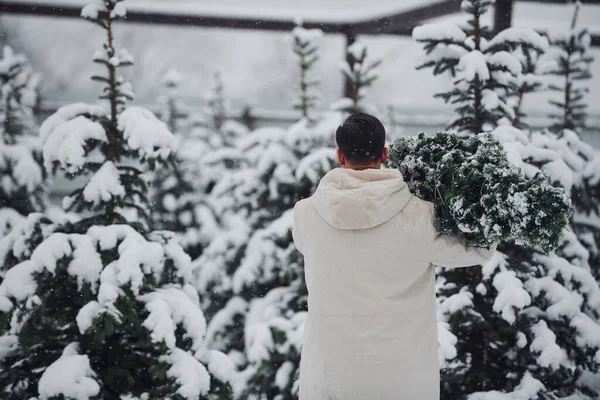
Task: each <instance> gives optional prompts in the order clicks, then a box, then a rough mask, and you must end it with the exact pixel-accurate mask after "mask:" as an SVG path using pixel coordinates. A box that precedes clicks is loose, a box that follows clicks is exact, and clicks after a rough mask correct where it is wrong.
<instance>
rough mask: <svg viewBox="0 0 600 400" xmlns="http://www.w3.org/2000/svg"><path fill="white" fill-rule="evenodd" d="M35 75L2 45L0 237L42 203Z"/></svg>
mask: <svg viewBox="0 0 600 400" xmlns="http://www.w3.org/2000/svg"><path fill="white" fill-rule="evenodd" d="M38 81H39V79H38V76H37V75H36V74H35V73H34V72H33V69H32V67H31V65H30V64H29V62H28V61H27V58H26V57H25V56H24V55H23V54H17V53H15V52H14V51H13V50H12V48H10V47H9V46H5V47H4V48H3V49H2V55H1V58H0V122H1V124H2V125H1V126H0V237H2V236H3V235H4V234H6V233H7V232H8V231H9V230H10V229H11V228H12V227H14V226H15V225H16V224H17V223H18V222H19V221H21V220H22V219H23V216H26V215H27V214H29V213H31V212H34V211H41V210H42V209H43V208H44V204H45V193H44V188H43V186H42V182H43V179H44V174H43V169H42V166H41V151H40V145H39V140H38V138H37V135H36V134H37V132H36V123H35V116H34V114H33V108H34V106H35V104H36V101H37V85H38Z"/></svg>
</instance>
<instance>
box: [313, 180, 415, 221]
mask: <svg viewBox="0 0 600 400" xmlns="http://www.w3.org/2000/svg"><path fill="white" fill-rule="evenodd" d="M411 197H412V194H411V193H410V191H409V190H408V186H407V185H406V183H405V182H404V180H403V179H402V174H401V173H400V171H398V170H397V169H365V170H361V171H355V170H352V169H343V168H336V169H334V170H332V171H330V172H329V173H327V175H325V176H324V177H323V179H321V182H320V183H319V187H318V188H317V191H316V192H315V194H314V195H313V196H312V198H311V200H312V204H313V206H314V207H315V210H316V211H317V213H318V214H319V216H320V217H321V218H322V219H323V220H324V221H325V222H327V223H328V224H329V225H331V226H333V227H334V228H336V229H344V230H346V229H370V228H373V227H376V226H378V225H381V224H383V223H385V222H387V221H389V220H390V219H392V218H393V217H395V216H396V215H397V214H398V213H399V212H400V211H402V209H403V208H404V207H405V206H406V204H408V202H409V200H410V198H411Z"/></svg>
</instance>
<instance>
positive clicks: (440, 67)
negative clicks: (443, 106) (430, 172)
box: [413, 0, 548, 134]
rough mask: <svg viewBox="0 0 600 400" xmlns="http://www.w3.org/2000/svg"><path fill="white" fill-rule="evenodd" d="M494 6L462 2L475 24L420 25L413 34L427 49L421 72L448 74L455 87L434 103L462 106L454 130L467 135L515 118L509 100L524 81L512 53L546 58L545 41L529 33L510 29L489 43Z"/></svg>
mask: <svg viewBox="0 0 600 400" xmlns="http://www.w3.org/2000/svg"><path fill="white" fill-rule="evenodd" d="M493 3H494V1H493V0H479V1H471V0H465V1H463V2H462V9H463V11H464V12H466V13H468V14H469V15H470V16H471V18H470V19H469V21H468V26H466V27H465V28H460V27H459V26H457V25H454V24H450V23H437V24H427V25H422V26H419V27H417V28H415V29H414V31H413V38H414V39H415V40H417V41H418V42H419V43H423V44H424V50H425V53H426V54H425V56H424V58H423V60H422V62H421V64H420V65H419V66H418V67H417V69H421V68H433V73H434V75H439V74H443V73H446V72H449V73H450V74H451V76H452V77H453V87H452V89H451V90H448V91H446V92H443V93H438V94H436V97H440V98H442V99H444V101H445V102H447V103H448V102H449V103H452V104H458V105H459V107H458V108H457V109H456V112H457V113H458V114H459V117H457V118H456V119H454V120H453V121H452V122H451V124H450V125H449V127H450V128H452V129H455V130H457V131H458V132H459V133H460V132H465V133H466V134H469V133H471V132H485V131H490V130H492V129H493V128H494V126H496V125H497V124H498V122H499V121H500V120H502V119H508V120H509V121H512V120H513V119H514V118H515V117H516V116H515V113H514V110H513V109H512V107H510V106H509V105H508V104H507V100H506V99H507V98H509V97H512V96H515V95H517V96H518V93H519V88H520V87H522V85H521V83H522V82H520V81H519V80H520V79H521V81H523V80H524V79H523V75H522V74H521V72H522V67H521V63H520V62H519V60H518V59H517V58H515V57H514V56H513V55H511V54H510V53H509V51H510V50H512V49H515V48H519V49H520V50H521V51H523V52H529V53H531V52H542V51H544V49H545V48H547V46H548V44H547V41H546V40H545V39H544V38H542V37H541V36H540V35H538V34H536V33H535V32H533V31H532V30H530V29H519V28H511V29H507V30H505V31H502V32H500V33H498V35H496V36H495V37H494V38H492V39H491V40H489V41H488V40H487V39H486V36H487V35H488V34H489V28H488V27H487V26H485V25H482V23H481V18H480V17H481V15H483V14H484V13H485V12H486V11H487V10H488V9H489V8H490V6H491V5H492V4H493Z"/></svg>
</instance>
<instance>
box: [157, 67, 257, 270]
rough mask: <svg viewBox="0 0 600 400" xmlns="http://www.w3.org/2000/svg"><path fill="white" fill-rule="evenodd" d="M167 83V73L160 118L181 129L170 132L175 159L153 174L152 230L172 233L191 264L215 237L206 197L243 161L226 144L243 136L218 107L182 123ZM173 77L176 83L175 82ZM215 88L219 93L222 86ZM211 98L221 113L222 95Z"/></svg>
mask: <svg viewBox="0 0 600 400" xmlns="http://www.w3.org/2000/svg"><path fill="white" fill-rule="evenodd" d="M169 77H171V78H169ZM172 77H173V73H172V72H169V73H167V76H166V77H165V82H166V83H167V87H166V88H165V89H166V92H167V93H166V95H165V96H164V98H165V100H166V101H163V103H166V104H170V105H171V106H170V107H169V111H168V112H165V113H164V115H176V116H179V118H176V120H177V122H176V123H177V125H179V127H180V129H179V130H178V131H174V133H176V135H177V139H178V146H177V154H176V157H175V158H176V159H175V161H174V162H173V164H172V165H171V166H169V168H162V169H159V170H158V171H157V172H156V174H155V178H154V181H153V190H152V193H153V194H152V203H153V212H152V218H153V221H154V224H155V225H154V226H155V227H156V228H159V229H167V230H170V231H174V232H176V233H177V236H178V238H179V241H180V243H181V244H182V246H183V248H184V250H185V251H186V253H187V254H189V255H190V257H191V258H192V259H196V258H197V257H199V256H200V255H201V254H202V251H203V249H204V248H205V247H206V246H207V245H208V243H209V242H210V240H211V239H212V238H213V237H214V236H215V235H216V233H217V224H218V216H217V215H216V214H215V211H214V207H213V206H212V205H211V204H210V203H209V202H208V198H207V196H208V194H209V193H210V191H211V190H212V187H213V186H214V185H215V183H216V182H217V181H218V180H219V179H220V178H221V176H222V174H223V173H224V172H225V171H226V170H228V169H236V168H243V167H244V165H245V159H244V155H243V154H242V153H241V152H239V151H237V150H236V149H235V148H233V147H232V146H231V143H233V142H235V141H236V140H237V138H239V137H240V136H243V135H244V134H245V133H246V131H245V129H244V127H243V126H242V125H241V124H239V123H237V122H235V121H230V120H227V119H226V114H225V113H224V112H219V111H218V110H222V111H224V108H222V107H217V106H214V107H212V106H211V107H209V113H208V118H204V117H206V116H205V115H203V114H196V115H192V116H191V117H190V118H189V119H187V120H186V121H185V123H182V121H181V120H182V119H183V117H187V114H185V113H184V112H183V110H182V107H181V105H180V101H179V99H178V91H177V88H178V83H176V82H174V81H175V79H172ZM177 77H178V79H177V81H179V80H180V76H179V75H177ZM219 82H220V81H219ZM216 86H217V87H218V88H222V87H223V85H222V82H220V83H218V84H217V85H216ZM211 93H213V95H211V98H212V99H213V100H214V104H217V105H218V104H220V105H222V106H223V107H224V104H225V100H224V98H223V96H222V90H215V91H212V92H211ZM211 104H212V103H211ZM213 111H214V112H215V113H213ZM199 116H200V117H202V118H201V119H200V118H199ZM174 124H175V122H173V125H174ZM217 125H218V126H219V127H220V128H219V130H217V129H216V127H217Z"/></svg>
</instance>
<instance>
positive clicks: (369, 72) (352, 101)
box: [332, 40, 383, 114]
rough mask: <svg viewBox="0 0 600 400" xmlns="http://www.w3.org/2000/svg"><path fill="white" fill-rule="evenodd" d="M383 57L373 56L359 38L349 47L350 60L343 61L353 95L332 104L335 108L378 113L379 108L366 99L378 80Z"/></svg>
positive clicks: (344, 71) (343, 67)
mask: <svg viewBox="0 0 600 400" xmlns="http://www.w3.org/2000/svg"><path fill="white" fill-rule="evenodd" d="M382 61H383V60H382V59H380V58H376V57H372V56H371V55H370V54H369V51H368V48H367V46H366V45H365V44H364V43H363V42H362V41H360V40H357V41H356V42H354V43H353V44H351V45H350V46H349V47H348V60H344V61H342V63H341V68H342V72H343V73H344V76H346V78H347V79H348V80H349V81H350V82H351V83H352V96H351V97H344V98H342V99H340V100H338V101H337V102H335V103H334V104H333V105H332V108H333V109H334V110H339V111H343V112H347V113H356V112H366V113H370V114H376V113H377V109H376V108H375V106H373V105H372V104H369V103H368V102H366V101H365V97H366V95H367V92H368V89H369V87H371V85H373V82H375V81H376V80H377V78H378V77H379V75H378V68H379V66H380V65H381V63H382Z"/></svg>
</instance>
